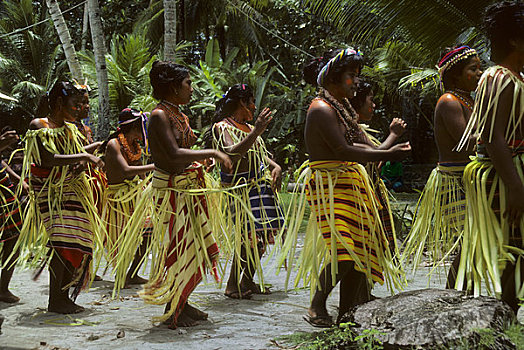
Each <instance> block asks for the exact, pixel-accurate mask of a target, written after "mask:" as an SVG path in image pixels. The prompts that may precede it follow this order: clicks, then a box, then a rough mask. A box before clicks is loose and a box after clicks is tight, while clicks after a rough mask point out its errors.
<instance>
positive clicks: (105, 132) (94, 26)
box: [88, 0, 110, 140]
mask: <svg viewBox="0 0 524 350" xmlns="http://www.w3.org/2000/svg"><path fill="white" fill-rule="evenodd" d="M88 4H89V24H90V29H91V38H92V41H93V51H94V53H95V63H96V80H97V82H98V127H97V133H96V139H97V140H105V139H107V137H108V136H109V128H110V122H109V116H110V108H109V85H108V79H107V67H106V58H105V55H106V48H105V38H104V31H103V30H102V21H101V20H100V7H99V6H98V0H88Z"/></svg>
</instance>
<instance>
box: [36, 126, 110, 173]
mask: <svg viewBox="0 0 524 350" xmlns="http://www.w3.org/2000/svg"><path fill="white" fill-rule="evenodd" d="M44 127H45V125H44V124H43V122H42V121H41V120H40V119H33V120H32V121H31V123H30V124H29V128H30V129H33V130H36V129H42V128H44ZM38 147H39V150H40V157H41V162H42V164H44V165H45V166H46V167H54V166H65V165H73V164H77V163H80V162H90V163H93V164H95V165H96V166H98V167H100V168H102V167H103V166H104V162H103V161H102V160H101V159H100V158H98V157H96V156H94V155H92V154H89V153H77V154H53V153H51V152H49V151H48V150H46V149H45V147H44V146H43V145H42V144H41V143H40V141H38Z"/></svg>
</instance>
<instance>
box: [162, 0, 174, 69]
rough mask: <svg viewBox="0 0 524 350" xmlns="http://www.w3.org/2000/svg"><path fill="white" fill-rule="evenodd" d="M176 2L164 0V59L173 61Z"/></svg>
mask: <svg viewBox="0 0 524 350" xmlns="http://www.w3.org/2000/svg"><path fill="white" fill-rule="evenodd" d="M176 19H177V17H176V0H164V59H165V60H166V61H173V60H174V58H175V57H174V55H175V49H174V48H175V45H176V28H177V27H176Z"/></svg>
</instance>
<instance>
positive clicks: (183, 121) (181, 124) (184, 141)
mask: <svg viewBox="0 0 524 350" xmlns="http://www.w3.org/2000/svg"><path fill="white" fill-rule="evenodd" d="M158 106H162V107H164V108H161V109H163V110H164V111H165V112H167V115H168V116H169V118H170V119H171V120H172V121H173V122H174V124H175V125H174V126H175V128H176V129H177V130H178V131H180V133H181V139H180V140H177V142H178V143H179V146H180V147H182V148H191V146H193V145H194V144H195V142H196V140H197V137H196V135H195V134H194V133H193V130H192V129H191V126H189V119H188V118H187V117H186V116H185V115H184V114H183V113H181V112H180V110H179V108H178V106H177V105H176V104H174V103H171V102H169V101H166V100H161V101H160V103H159V104H158ZM158 106H157V108H158Z"/></svg>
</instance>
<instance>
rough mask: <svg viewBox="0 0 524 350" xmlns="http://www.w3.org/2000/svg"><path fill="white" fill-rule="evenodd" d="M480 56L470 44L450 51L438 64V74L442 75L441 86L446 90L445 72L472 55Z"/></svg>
mask: <svg viewBox="0 0 524 350" xmlns="http://www.w3.org/2000/svg"><path fill="white" fill-rule="evenodd" d="M474 56H478V54H477V51H476V50H475V49H472V48H471V47H469V46H466V45H464V46H460V47H457V48H456V49H454V50H452V51H450V52H448V53H447V54H446V55H445V56H444V57H442V59H441V60H440V61H439V63H438V65H437V70H438V74H439V76H440V87H441V89H442V90H444V84H443V79H442V78H443V77H444V73H445V72H446V71H447V70H448V69H450V68H451V67H453V66H454V65H455V64H457V63H458V62H461V61H464V60H467V59H468V58H470V57H474Z"/></svg>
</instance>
